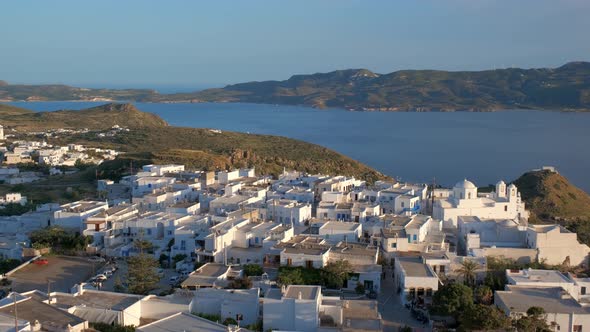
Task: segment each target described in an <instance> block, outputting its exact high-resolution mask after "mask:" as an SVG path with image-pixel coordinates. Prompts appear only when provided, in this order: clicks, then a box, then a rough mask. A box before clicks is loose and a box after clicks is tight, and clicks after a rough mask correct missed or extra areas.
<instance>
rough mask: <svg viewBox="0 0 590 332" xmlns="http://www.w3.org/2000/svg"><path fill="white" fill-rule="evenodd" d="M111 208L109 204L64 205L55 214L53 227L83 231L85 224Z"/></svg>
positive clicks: (99, 202) (80, 202)
mask: <svg viewBox="0 0 590 332" xmlns="http://www.w3.org/2000/svg"><path fill="white" fill-rule="evenodd" d="M108 208H109V205H108V204H107V202H102V201H77V202H73V203H68V204H64V205H62V206H61V207H60V209H59V210H58V211H55V212H54V214H53V223H52V224H53V225H55V226H60V227H64V228H71V229H75V230H79V231H83V230H84V228H85V225H84V222H85V221H86V220H87V219H88V217H91V216H93V215H95V214H98V213H99V212H101V211H105V210H107V209H108Z"/></svg>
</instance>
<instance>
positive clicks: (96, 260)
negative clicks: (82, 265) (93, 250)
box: [88, 256, 106, 263]
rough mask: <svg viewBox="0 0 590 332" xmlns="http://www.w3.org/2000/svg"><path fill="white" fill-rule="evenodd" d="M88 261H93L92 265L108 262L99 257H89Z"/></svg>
mask: <svg viewBox="0 0 590 332" xmlns="http://www.w3.org/2000/svg"><path fill="white" fill-rule="evenodd" d="M88 260H89V261H91V262H92V263H104V262H106V260H105V259H104V258H102V257H98V256H91V257H88Z"/></svg>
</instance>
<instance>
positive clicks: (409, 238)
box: [408, 235, 412, 243]
mask: <svg viewBox="0 0 590 332" xmlns="http://www.w3.org/2000/svg"><path fill="white" fill-rule="evenodd" d="M408 243H412V236H411V235H408Z"/></svg>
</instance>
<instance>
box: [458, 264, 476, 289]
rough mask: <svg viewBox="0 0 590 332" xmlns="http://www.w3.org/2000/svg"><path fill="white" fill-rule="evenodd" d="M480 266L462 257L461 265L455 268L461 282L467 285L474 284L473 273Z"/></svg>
mask: <svg viewBox="0 0 590 332" xmlns="http://www.w3.org/2000/svg"><path fill="white" fill-rule="evenodd" d="M479 268H480V266H479V264H478V263H477V262H475V261H473V260H471V259H464V260H463V262H461V266H460V267H459V268H458V269H456V270H455V272H456V273H458V274H459V275H460V276H461V277H463V282H464V283H465V284H466V285H468V286H473V285H475V273H476V271H477V270H478V269H479Z"/></svg>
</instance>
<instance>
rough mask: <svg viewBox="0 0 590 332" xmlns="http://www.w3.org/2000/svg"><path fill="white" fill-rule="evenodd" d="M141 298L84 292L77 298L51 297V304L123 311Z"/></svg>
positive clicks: (69, 296)
mask: <svg viewBox="0 0 590 332" xmlns="http://www.w3.org/2000/svg"><path fill="white" fill-rule="evenodd" d="M141 298H142V296H134V295H129V294H114V293H110V292H100V291H89V290H86V291H84V293H83V294H81V295H77V296H74V295H70V294H67V295H66V294H58V295H53V296H52V297H51V299H52V304H57V305H58V306H59V307H66V308H69V307H73V306H81V305H85V306H87V307H92V308H97V309H112V310H123V309H125V308H127V307H129V306H131V305H132V304H134V303H136V302H137V301H139V300H141ZM54 301H55V302H54Z"/></svg>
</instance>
